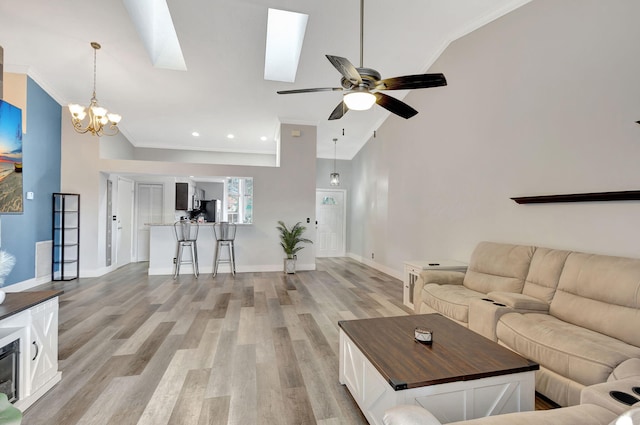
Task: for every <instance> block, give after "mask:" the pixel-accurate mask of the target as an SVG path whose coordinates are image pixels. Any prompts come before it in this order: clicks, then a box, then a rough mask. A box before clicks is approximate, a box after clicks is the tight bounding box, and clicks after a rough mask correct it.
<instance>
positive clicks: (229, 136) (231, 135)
mask: <svg viewBox="0 0 640 425" xmlns="http://www.w3.org/2000/svg"><path fill="white" fill-rule="evenodd" d="M235 137H236V136H234V135H233V134H227V139H233V138H235Z"/></svg>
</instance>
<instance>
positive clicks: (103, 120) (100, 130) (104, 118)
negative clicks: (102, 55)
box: [69, 41, 122, 136]
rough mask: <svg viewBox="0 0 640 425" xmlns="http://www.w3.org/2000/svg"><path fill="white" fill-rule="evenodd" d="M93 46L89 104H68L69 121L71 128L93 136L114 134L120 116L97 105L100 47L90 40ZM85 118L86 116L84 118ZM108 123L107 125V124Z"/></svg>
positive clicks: (116, 132)
mask: <svg viewBox="0 0 640 425" xmlns="http://www.w3.org/2000/svg"><path fill="white" fill-rule="evenodd" d="M91 47H92V48H93V95H92V96H91V101H90V103H89V106H87V107H85V106H82V105H78V104H76V103H73V104H71V105H69V112H70V113H71V122H72V123H73V129H74V130H75V131H77V132H78V133H81V134H84V133H91V134H92V135H94V136H115V135H116V134H118V131H119V130H118V123H119V122H120V119H122V117H121V116H120V115H118V114H113V113H109V112H108V111H107V110H106V108H103V107H101V106H100V105H98V99H97V98H96V53H97V51H98V50H99V49H100V47H101V46H100V44H99V43H96V42H95V41H93V42H91ZM85 118H87V119H86V120H85ZM107 125H108V126H107Z"/></svg>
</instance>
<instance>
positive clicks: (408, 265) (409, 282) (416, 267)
mask: <svg viewBox="0 0 640 425" xmlns="http://www.w3.org/2000/svg"><path fill="white" fill-rule="evenodd" d="M424 270H449V271H458V272H465V271H467V264H466V263H462V262H460V261H454V260H434V261H424V260H409V261H405V262H404V277H403V279H402V286H403V288H402V289H403V291H402V302H403V304H404V305H406V306H407V307H409V308H415V306H414V305H413V290H414V288H415V285H416V281H417V280H418V279H419V278H420V273H422V272H423V271H424Z"/></svg>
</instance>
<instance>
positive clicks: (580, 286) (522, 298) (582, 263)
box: [414, 242, 640, 406]
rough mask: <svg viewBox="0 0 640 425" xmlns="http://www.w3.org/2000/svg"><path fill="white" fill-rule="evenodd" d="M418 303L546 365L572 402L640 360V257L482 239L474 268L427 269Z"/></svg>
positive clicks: (539, 381) (558, 394) (547, 391)
mask: <svg viewBox="0 0 640 425" xmlns="http://www.w3.org/2000/svg"><path fill="white" fill-rule="evenodd" d="M414 301H415V306H416V312H417V313H433V312H437V313H441V314H443V315H445V316H447V317H449V318H450V319H452V320H455V321H456V322H458V323H460V324H462V325H464V326H468V327H469V328H470V329H472V330H474V331H476V332H478V333H480V334H482V335H484V336H486V337H487V338H490V339H493V340H494V341H497V342H499V343H500V344H502V345H505V346H506V347H508V348H510V349H512V350H514V351H516V352H518V353H520V354H522V355H523V356H524V357H527V358H529V359H531V360H534V361H536V362H537V363H539V364H540V370H539V371H538V372H537V373H536V390H537V391H538V392H540V393H541V394H543V395H545V396H547V397H549V398H550V399H551V400H553V401H555V402H556V403H558V404H560V405H562V406H571V405H577V404H579V403H580V393H581V391H582V389H583V388H585V387H586V386H590V385H594V384H598V383H603V382H607V381H608V380H612V379H614V378H615V376H616V374H617V373H618V374H619V373H621V371H624V370H625V369H628V368H629V367H631V366H630V365H633V366H635V365H636V363H635V362H638V361H640V360H638V359H640V260H638V259H631V258H622V257H610V256H604V255H594V254H585V253H580V252H571V251H563V250H555V249H549V248H540V247H534V246H522V245H510V244H500V243H494V242H481V243H480V244H478V246H477V247H476V249H475V250H474V252H473V254H472V257H471V259H470V262H469V268H468V270H467V272H466V273H462V272H446V271H425V272H423V273H422V275H421V277H420V279H418V281H417V283H416V287H415V292H414Z"/></svg>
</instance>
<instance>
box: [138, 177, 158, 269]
mask: <svg viewBox="0 0 640 425" xmlns="http://www.w3.org/2000/svg"><path fill="white" fill-rule="evenodd" d="M137 187H138V190H137V196H136V205H137V216H136V223H137V226H136V227H137V235H136V236H137V238H136V244H137V245H136V247H137V249H136V260H137V261H149V226H148V225H146V223H162V221H163V220H162V206H163V203H164V199H163V193H164V186H163V185H161V184H148V183H138V185H137Z"/></svg>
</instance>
